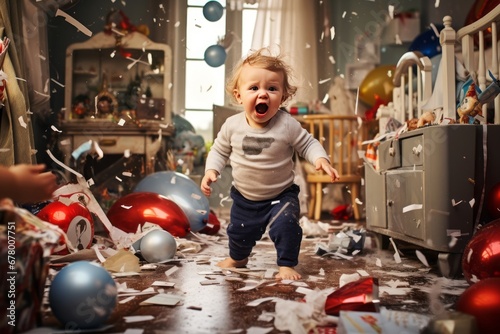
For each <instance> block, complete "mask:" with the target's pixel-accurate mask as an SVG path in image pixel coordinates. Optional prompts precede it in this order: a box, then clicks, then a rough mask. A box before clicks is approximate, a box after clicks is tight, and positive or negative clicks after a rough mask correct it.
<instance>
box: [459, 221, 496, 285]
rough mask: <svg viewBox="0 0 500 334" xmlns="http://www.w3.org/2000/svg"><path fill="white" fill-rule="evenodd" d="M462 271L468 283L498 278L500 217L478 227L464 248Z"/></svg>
mask: <svg viewBox="0 0 500 334" xmlns="http://www.w3.org/2000/svg"><path fill="white" fill-rule="evenodd" d="M462 271H463V274H464V277H465V279H466V280H467V282H469V284H474V283H475V282H477V281H480V280H483V279H485V278H489V277H498V278H500V219H497V220H495V221H492V222H490V223H488V224H486V225H484V226H483V227H482V228H481V229H479V230H478V231H477V232H476V233H475V234H474V235H473V236H472V238H471V239H470V240H469V242H468V243H467V245H466V246H465V248H464V253H463V257H462Z"/></svg>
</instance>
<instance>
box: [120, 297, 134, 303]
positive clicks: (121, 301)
mask: <svg viewBox="0 0 500 334" xmlns="http://www.w3.org/2000/svg"><path fill="white" fill-rule="evenodd" d="M133 299H135V296H130V297H127V298H124V299H122V300H120V301H119V302H118V304H126V303H128V302H129V301H131V300H133Z"/></svg>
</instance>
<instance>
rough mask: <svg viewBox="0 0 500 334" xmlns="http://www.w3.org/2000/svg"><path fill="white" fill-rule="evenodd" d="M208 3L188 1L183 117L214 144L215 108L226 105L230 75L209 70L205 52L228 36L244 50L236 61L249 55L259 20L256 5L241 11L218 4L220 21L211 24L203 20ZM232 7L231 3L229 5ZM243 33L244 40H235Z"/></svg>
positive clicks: (223, 69)
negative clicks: (213, 111)
mask: <svg viewBox="0 0 500 334" xmlns="http://www.w3.org/2000/svg"><path fill="white" fill-rule="evenodd" d="M206 3H207V0H188V2H187V19H186V22H187V24H186V72H185V75H186V79H185V82H186V84H185V101H186V102H185V114H184V117H185V118H186V119H187V121H189V122H190V123H191V124H192V125H193V127H194V128H195V130H196V133H197V134H200V135H201V136H203V138H204V139H205V141H206V142H211V141H212V140H213V134H212V128H213V124H212V120H213V113H212V106H213V105H214V104H217V105H224V104H225V101H224V99H225V90H224V89H225V83H226V75H227V72H228V71H230V70H231V68H228V69H226V65H225V64H223V65H221V66H219V67H211V66H209V65H208V64H207V63H206V62H205V59H204V53H205V50H206V49H207V48H208V47H209V46H211V45H214V44H218V42H219V41H220V40H221V39H223V38H224V37H225V36H226V34H227V35H228V36H230V35H233V39H234V40H239V39H240V38H241V43H239V41H238V43H235V44H234V45H238V46H239V45H241V49H239V50H234V51H232V52H233V59H238V57H241V56H242V55H246V54H247V53H248V50H249V49H250V45H251V43H252V35H253V30H254V26H255V19H256V17H257V10H256V9H257V4H253V5H250V4H244V5H243V8H242V10H241V11H238V10H237V9H235V10H231V9H229V8H226V1H225V0H220V1H219V3H220V4H221V5H222V6H223V7H224V14H223V15H222V17H221V19H219V20H217V21H215V22H210V21H208V20H207V19H206V18H205V17H204V16H203V6H204V5H205V4H206ZM227 3H229V1H227ZM238 31H241V36H234V35H236V33H232V32H238Z"/></svg>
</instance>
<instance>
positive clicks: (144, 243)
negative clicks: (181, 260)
mask: <svg viewBox="0 0 500 334" xmlns="http://www.w3.org/2000/svg"><path fill="white" fill-rule="evenodd" d="M140 249H141V254H142V257H143V258H144V260H146V261H148V262H150V263H156V262H163V261H166V260H169V259H172V258H173V257H174V255H175V252H176V251H177V243H176V242H175V238H174V237H173V236H172V235H171V234H170V233H168V232H167V231H165V230H161V229H158V230H153V231H151V232H149V233H148V234H146V235H145V236H144V237H142V239H141V245H140Z"/></svg>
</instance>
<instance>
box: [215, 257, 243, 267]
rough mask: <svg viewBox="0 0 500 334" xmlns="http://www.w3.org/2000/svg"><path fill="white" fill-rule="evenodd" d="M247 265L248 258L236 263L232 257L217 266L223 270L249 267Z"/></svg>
mask: <svg viewBox="0 0 500 334" xmlns="http://www.w3.org/2000/svg"><path fill="white" fill-rule="evenodd" d="M247 263H248V258H246V259H244V260H239V261H236V260H233V259H231V258H230V257H227V258H225V259H224V260H222V261H221V262H219V263H217V266H218V267H221V268H243V267H244V266H246V265H247Z"/></svg>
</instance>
